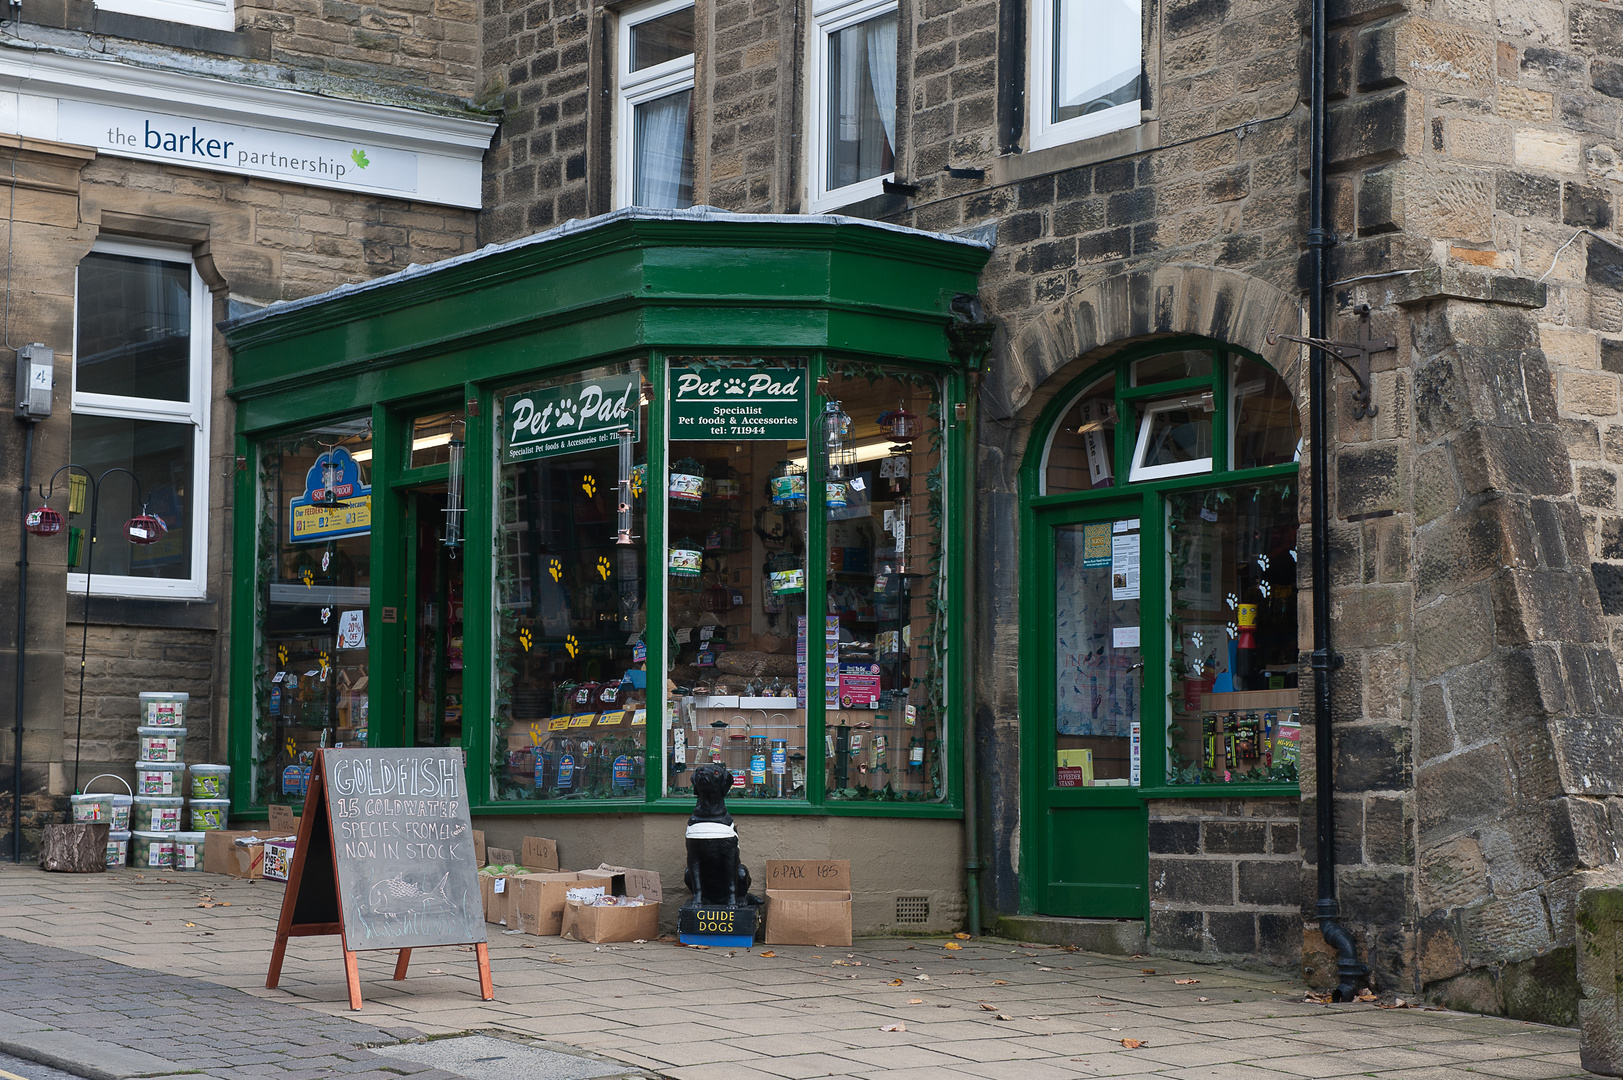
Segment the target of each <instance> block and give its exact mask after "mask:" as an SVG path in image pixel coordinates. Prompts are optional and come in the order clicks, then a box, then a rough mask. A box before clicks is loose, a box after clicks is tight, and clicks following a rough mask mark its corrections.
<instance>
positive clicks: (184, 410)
mask: <svg viewBox="0 0 1623 1080" xmlns="http://www.w3.org/2000/svg"><path fill="white" fill-rule="evenodd" d="M90 251H91V254H96V255H127V256H133V257H135V258H141V259H158V260H160V261H163V262H168V263H174V264H176V265H183V266H185V267H186V268H187V270H188V271H189V272H190V274H191V317H192V332H191V335H190V337H189V339H188V340H189V342H190V346H191V379H190V381H189V384H188V395H187V396H188V399H189V400H187V401H163V400H160V399H157V398H138V397H128V396H125V395H122V394H93V393H88V392H81V391H80V390H79V317H78V306H79V285H78V273H77V271H75V274H74V289H73V294H74V318H73V372H72V384H73V395H72V408H71V411H72V413H73V414H74V415H78V416H111V417H122V418H124V419H130V420H157V421H163V422H166V423H189V424H191V425H192V428H193V433H194V434H193V438H194V443H193V448H192V484H191V492H192V506H191V523H190V525H191V540H192V544H191V564H192V565H191V575H190V576H189V577H185V578H149V577H134V576H131V575H127V574H102V573H96V574H94V580H93V581H92V582H91V585H92V588H91V590H90V592H91V595H93V596H127V597H143V598H150V599H159V600H202V599H206V598H207V596H208V554H209V553H208V521H209V489H208V482H209V405H210V401H211V398H210V393H211V385H210V384H211V375H212V370H211V369H212V365H211V363H210V360H211V356H212V352H213V340H214V330H213V326H212V324H211V323H210V320H209V305H210V303H211V302H212V297H211V295H210V293H209V290H208V287H207V286H206V285H204V283H203V278H202V275H200V274H199V273H198V272H197V264H196V262H194V261H193V259H192V256H191V252H189V251H187V250H186V249H185V248H174V247H164V246H162V245H158V244H144V243H139V242H135V241H127V240H98V241H96V243H95V244H94V245H93V246H92V247H91V249H90ZM122 509H123V508H122V507H114V506H112V505H108V506H102V507H99V510H100V511H101V517H102V519H103V520H99V521H98V522H97V530H98V531H99V532H100V533H101V534H102V537H103V539H102V542H103V543H106V542H108V540H107V538H109V537H112V538H117V537H121V536H122V535H123V531H122V526H123V520H124V519H123V518H121V517H120V516H119V512H120V511H121V510H122ZM91 569H92V570H94V569H95V568H94V567H92V568H91ZM68 590H69V591H70V592H77V593H80V594H83V593H84V591H85V575H84V574H81V573H75V572H71V571H70V572H69V573H68Z"/></svg>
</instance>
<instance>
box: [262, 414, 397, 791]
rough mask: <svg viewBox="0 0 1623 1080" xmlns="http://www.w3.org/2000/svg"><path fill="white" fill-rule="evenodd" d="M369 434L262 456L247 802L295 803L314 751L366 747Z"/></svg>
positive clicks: (365, 424) (360, 423) (344, 425)
mask: <svg viewBox="0 0 1623 1080" xmlns="http://www.w3.org/2000/svg"><path fill="white" fill-rule="evenodd" d="M371 450H372V436H371V423H370V421H369V420H367V419H365V418H356V419H353V420H344V421H335V422H332V423H328V424H324V425H322V426H320V427H316V428H311V429H309V430H306V431H301V432H298V433H297V434H293V435H287V436H284V437H281V438H273V439H267V440H265V441H264V442H262V443H260V444H259V452H258V491H259V535H258V538H257V544H256V559H255V563H254V585H255V598H256V603H257V605H258V616H259V618H258V625H259V641H258V650H257V651H258V655H257V660H256V663H255V667H254V714H255V720H254V722H255V739H254V745H253V751H252V761H253V782H252V791H253V796H254V802H256V803H272V802H302V801H303V799H304V793H305V788H306V785H307V784H308V782H309V770H310V767H311V765H312V764H313V762H314V758H315V751H316V750H317V749H318V748H321V747H344V746H366V745H367V744H368V742H369V740H370V738H371V723H370V715H369V709H368V690H367V688H368V684H369V682H370V670H371V665H370V655H371V654H370V650H369V643H370V641H371V638H372V636H373V633H374V628H373V627H372V626H371V625H370V618H371V616H370V605H371V601H372V590H371V584H372V577H371V528H372V487H371V479H370V477H371V464H370V463H371V456H372V454H371Z"/></svg>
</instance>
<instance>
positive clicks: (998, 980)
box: [992, 979, 1009, 986]
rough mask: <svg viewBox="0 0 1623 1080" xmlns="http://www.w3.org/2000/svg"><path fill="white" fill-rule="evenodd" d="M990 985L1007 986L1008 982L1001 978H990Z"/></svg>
mask: <svg viewBox="0 0 1623 1080" xmlns="http://www.w3.org/2000/svg"><path fill="white" fill-rule="evenodd" d="M992 985H993V986H1008V985H1009V984H1008V983H1006V982H1004V981H1003V980H1002V979H993V980H992Z"/></svg>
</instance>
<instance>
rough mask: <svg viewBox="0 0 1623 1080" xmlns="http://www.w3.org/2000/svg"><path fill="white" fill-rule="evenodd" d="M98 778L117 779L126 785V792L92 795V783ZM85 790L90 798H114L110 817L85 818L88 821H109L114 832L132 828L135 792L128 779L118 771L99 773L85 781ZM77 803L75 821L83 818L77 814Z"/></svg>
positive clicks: (126, 830)
mask: <svg viewBox="0 0 1623 1080" xmlns="http://www.w3.org/2000/svg"><path fill="white" fill-rule="evenodd" d="M97 780H117V781H118V782H119V783H120V784H123V785H124V793H123V794H122V795H119V794H116V793H115V794H113V795H106V796H101V795H90V794H89V790H90V785H91V784H94V783H95V782H96V781H97ZM85 792H86V796H87V797H88V798H89V799H99V798H108V799H111V800H113V803H112V815H111V816H110V817H105V818H85V819H83V820H86V821H105V822H107V823H109V824H110V825H112V827H113V829H112V831H113V832H128V831H129V828H130V796H131V795H133V794H134V793H135V792H134V791H133V789H131V787H130V782H129V781H128V780H126V779H124V778H123V777H122V776H119V775H117V774H116V773H97V774H96V775H95V776H92V777H91V778H90V779H89V780H87V781H86V782H85ZM77 805H78V804H75V811H76V812H75V815H74V818H73V820H74V821H79V820H81V819H80V818H79V816H78V814H77Z"/></svg>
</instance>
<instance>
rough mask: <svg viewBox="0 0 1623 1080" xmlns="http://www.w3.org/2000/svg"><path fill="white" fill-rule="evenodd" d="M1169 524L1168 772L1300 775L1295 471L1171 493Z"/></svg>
mask: <svg viewBox="0 0 1623 1080" xmlns="http://www.w3.org/2000/svg"><path fill="white" fill-rule="evenodd" d="M1166 527H1167V553H1168V560H1167V561H1168V567H1169V569H1168V581H1167V596H1168V600H1167V614H1168V621H1169V623H1170V625H1171V645H1172V653H1171V661H1170V667H1171V670H1172V678H1173V692H1172V694H1171V695H1170V696H1169V700H1170V701H1171V703H1172V717H1171V723H1170V725H1169V731H1168V737H1167V746H1168V748H1169V749H1168V755H1167V780H1168V782H1170V783H1180V784H1188V783H1195V784H1199V783H1218V782H1235V781H1256V780H1275V781H1292V782H1294V781H1295V780H1296V779H1297V765H1298V756H1297V749H1298V747H1299V745H1300V743H1299V738H1300V733H1301V725H1300V720H1299V717H1298V711H1297V683H1298V667H1297V661H1298V652H1297V650H1298V640H1297V625H1296V612H1297V606H1298V597H1297V595H1296V576H1297V548H1296V538H1297V509H1296V484H1295V482H1294V480H1290V479H1286V480H1278V481H1269V482H1267V483H1262V484H1247V485H1240V486H1237V487H1228V488H1212V489H1207V490H1202V491H1190V492H1181V493H1178V494H1175V495H1168V496H1167V499H1166Z"/></svg>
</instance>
